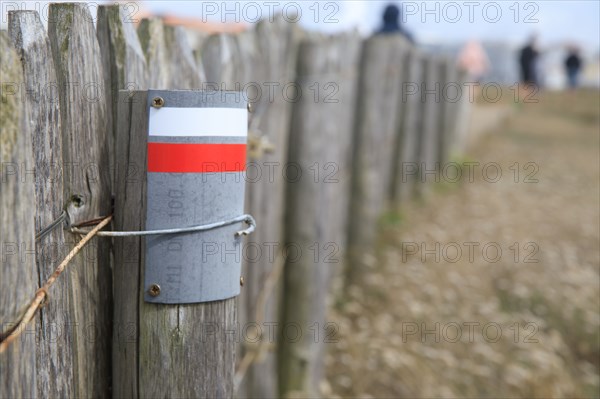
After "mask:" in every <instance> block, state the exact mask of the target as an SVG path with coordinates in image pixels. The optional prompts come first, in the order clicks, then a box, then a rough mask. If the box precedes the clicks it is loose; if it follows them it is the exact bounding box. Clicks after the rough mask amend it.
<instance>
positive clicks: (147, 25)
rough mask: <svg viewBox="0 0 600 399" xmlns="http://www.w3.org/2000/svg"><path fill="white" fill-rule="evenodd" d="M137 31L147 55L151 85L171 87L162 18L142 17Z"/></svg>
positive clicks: (149, 83)
mask: <svg viewBox="0 0 600 399" xmlns="http://www.w3.org/2000/svg"><path fill="white" fill-rule="evenodd" d="M137 33H138V37H139V39H140V44H141V46H142V50H143V52H144V54H145V56H146V67H147V70H148V85H149V87H156V88H161V89H162V88H170V86H169V84H170V77H169V62H168V60H167V50H166V48H165V34H164V26H163V22H162V20H161V19H159V18H151V19H142V21H141V22H140V25H139V27H138V29H137Z"/></svg>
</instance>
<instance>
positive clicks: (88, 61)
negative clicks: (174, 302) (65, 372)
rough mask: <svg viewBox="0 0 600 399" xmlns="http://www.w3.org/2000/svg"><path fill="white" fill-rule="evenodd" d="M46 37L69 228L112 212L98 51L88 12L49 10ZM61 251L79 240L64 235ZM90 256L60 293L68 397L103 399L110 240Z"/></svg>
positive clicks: (79, 261)
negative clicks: (68, 352) (64, 303)
mask: <svg viewBox="0 0 600 399" xmlns="http://www.w3.org/2000/svg"><path fill="white" fill-rule="evenodd" d="M48 36H49V38H50V44H51V49H52V57H53V59H54V65H55V68H56V75H57V78H58V88H59V99H60V118H61V134H62V140H63V162H64V165H65V168H64V170H63V172H64V193H65V198H66V199H67V204H66V207H65V209H66V210H67V212H68V214H69V220H70V222H71V223H78V222H83V221H87V220H90V219H94V218H97V217H99V216H106V215H109V214H110V213H111V190H110V171H109V157H108V152H109V147H108V137H107V124H106V102H105V99H104V95H105V90H104V75H103V71H102V62H101V56H100V47H99V45H98V40H97V39H96V32H95V29H94V25H93V22H92V16H91V15H90V12H89V9H88V7H87V6H86V5H85V4H83V3H76V4H75V3H63V4H56V3H53V4H50V7H49V14H48ZM64 237H65V242H66V243H67V244H68V245H72V244H73V243H75V242H77V241H78V240H79V236H78V235H75V234H72V233H67V232H65V234H64ZM90 245H91V246H92V247H91V248H92V249H89V251H87V253H85V254H84V253H80V254H79V255H77V257H76V258H75V259H74V260H73V261H72V262H71V273H70V274H69V277H70V281H69V284H67V286H68V287H69V291H68V292H67V293H65V295H67V296H68V297H69V308H68V309H61V311H63V312H68V313H69V314H70V317H71V318H72V319H71V320H73V321H74V322H75V323H76V325H75V326H70V327H67V328H68V329H70V331H68V332H65V333H68V334H71V336H70V342H71V345H72V348H73V349H72V351H73V359H72V360H71V361H72V363H73V369H74V370H75V374H74V381H73V391H74V392H75V395H76V396H82V397H90V396H108V395H109V388H110V369H111V366H110V364H111V356H110V341H111V319H112V317H111V315H112V273H111V269H110V265H109V256H110V241H108V240H102V239H98V238H95V239H94V240H93V241H92V243H91V244H90Z"/></svg>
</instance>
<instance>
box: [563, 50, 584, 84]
mask: <svg viewBox="0 0 600 399" xmlns="http://www.w3.org/2000/svg"><path fill="white" fill-rule="evenodd" d="M581 67H582V61H581V57H580V56H579V49H578V48H577V47H576V46H569V47H568V48H567V58H565V72H566V73H567V80H568V82H569V88H570V89H571V90H573V89H576V88H577V86H578V83H579V73H580V72H581Z"/></svg>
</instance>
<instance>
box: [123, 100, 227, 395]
mask: <svg viewBox="0 0 600 399" xmlns="http://www.w3.org/2000/svg"><path fill="white" fill-rule="evenodd" d="M146 97H147V92H145V91H142V92H135V93H133V95H131V96H130V94H129V93H128V92H125V91H122V92H121V94H120V103H121V104H122V106H120V107H119V110H118V131H117V140H118V141H117V151H118V152H117V156H118V159H119V160H120V161H121V162H123V165H127V166H128V169H126V168H123V167H119V168H118V169H117V170H118V171H119V173H118V176H117V193H116V206H115V228H116V229H117V230H128V231H131V230H137V231H139V230H144V228H145V218H146V146H147V134H148V130H147V129H148V107H147V103H146V100H147V98H146ZM115 247H116V250H115V268H122V274H121V278H122V280H123V283H122V284H121V285H119V286H117V287H118V288H119V289H120V290H123V292H121V293H120V295H119V298H120V299H121V300H123V301H126V302H123V303H121V304H120V305H121V306H122V307H123V312H122V316H121V318H120V320H119V323H120V325H119V327H120V328H121V330H120V332H119V334H121V335H122V336H121V340H122V342H123V344H122V349H121V350H122V353H120V354H119V356H118V357H119V359H120V362H122V363H121V364H119V365H118V367H119V370H120V371H121V372H122V373H124V374H125V375H124V376H123V381H124V382H125V383H126V386H125V387H124V388H123V389H121V390H120V391H119V392H121V393H123V395H124V396H127V397H130V396H134V397H165V396H169V397H171V396H173V397H211V398H221V397H232V396H233V373H234V360H235V345H236V337H235V334H236V333H238V332H237V330H236V307H235V298H230V299H226V300H221V301H213V302H205V303H197V304H186V305H183V304H178V305H161V304H151V303H147V302H145V301H144V290H143V286H142V285H140V282H141V281H143V270H144V257H145V242H144V240H143V239H140V238H139V237H131V238H127V239H125V240H118V241H116V244H115ZM165 370H168V372H165Z"/></svg>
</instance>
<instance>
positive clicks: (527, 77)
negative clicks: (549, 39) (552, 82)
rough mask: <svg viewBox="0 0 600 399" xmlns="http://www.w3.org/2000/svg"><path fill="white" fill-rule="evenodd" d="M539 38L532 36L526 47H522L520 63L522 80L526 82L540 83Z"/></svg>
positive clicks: (536, 84)
mask: <svg viewBox="0 0 600 399" xmlns="http://www.w3.org/2000/svg"><path fill="white" fill-rule="evenodd" d="M538 56H539V52H538V49H537V38H536V36H532V37H531V39H530V40H529V42H528V43H527V45H526V46H525V47H523V48H522V49H521V54H520V56H519V64H520V66H521V82H523V83H525V84H532V85H535V86H538V85H539V81H538V76H537V59H538Z"/></svg>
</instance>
